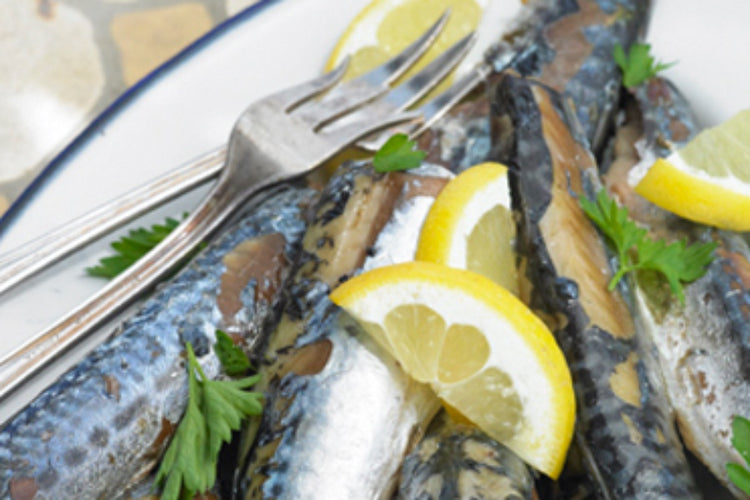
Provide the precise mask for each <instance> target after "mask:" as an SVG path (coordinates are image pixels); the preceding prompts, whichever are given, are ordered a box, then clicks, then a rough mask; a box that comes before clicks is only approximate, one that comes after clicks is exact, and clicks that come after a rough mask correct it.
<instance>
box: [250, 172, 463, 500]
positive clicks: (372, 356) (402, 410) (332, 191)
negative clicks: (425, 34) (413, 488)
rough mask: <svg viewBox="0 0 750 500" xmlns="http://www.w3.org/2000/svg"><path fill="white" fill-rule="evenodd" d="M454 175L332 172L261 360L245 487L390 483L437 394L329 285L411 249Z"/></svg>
mask: <svg viewBox="0 0 750 500" xmlns="http://www.w3.org/2000/svg"><path fill="white" fill-rule="evenodd" d="M449 176H450V173H449V172H448V171H447V170H445V169H442V168H440V167H422V168H421V169H419V170H412V171H409V173H408V174H404V173H391V174H387V175H382V174H375V173H374V172H373V171H372V170H370V169H369V168H365V167H363V166H361V165H360V166H349V167H346V166H344V167H340V168H339V170H338V172H337V174H336V175H335V176H334V178H333V179H332V180H331V181H330V182H329V184H328V186H327V188H326V189H325V190H324V193H323V195H322V196H321V200H320V203H319V205H318V208H317V211H316V216H315V218H314V220H313V223H312V225H311V227H310V229H309V230H308V231H307V234H306V235H305V237H304V240H303V248H304V252H305V254H304V259H305V261H304V262H303V264H302V265H301V266H300V268H299V270H298V272H297V273H296V276H295V277H294V279H293V281H292V284H291V286H290V287H289V289H288V293H289V300H288V303H287V306H286V309H285V312H284V315H283V318H282V320H281V322H280V324H279V326H278V328H277V329H276V331H275V332H274V333H273V334H272V336H271V338H270V343H269V345H268V348H267V349H266V360H267V363H266V364H264V365H263V366H262V367H261V373H262V374H263V379H262V382H264V385H262V386H261V387H259V388H258V390H263V391H264V392H265V395H266V409H265V413H264V415H263V418H262V420H261V421H260V423H259V426H254V427H251V428H249V429H248V432H247V442H248V443H252V446H251V448H250V449H249V452H248V453H249V454H248V460H247V466H246V471H245V473H244V475H243V477H241V478H240V485H241V491H242V493H241V494H242V496H243V497H244V498H246V499H254V498H280V499H281V498H305V499H315V498H321V499H332V498H389V497H390V495H391V494H392V492H393V489H394V487H395V480H396V477H397V475H398V470H399V467H400V465H401V461H402V460H403V457H404V455H405V454H406V453H407V452H408V451H409V450H410V449H411V446H412V445H413V443H414V442H415V441H416V440H417V439H419V436H421V434H422V433H423V431H424V429H425V428H426V427H427V424H428V423H429V420H430V419H431V418H432V416H433V415H434V414H435V413H436V412H437V410H438V408H439V402H438V400H437V398H436V396H435V395H434V393H432V391H431V390H430V389H429V388H428V387H427V386H425V385H422V384H419V383H417V382H415V381H413V380H412V379H411V378H410V377H408V376H407V375H406V374H405V373H404V372H403V371H402V370H401V368H400V367H399V366H398V364H397V363H396V361H395V360H394V359H393V358H392V357H390V356H389V355H388V354H387V353H386V352H385V351H384V350H382V349H380V348H379V347H378V346H377V344H376V343H375V342H374V341H372V340H371V339H370V338H369V336H368V335H367V334H366V333H364V331H363V330H361V329H360V327H359V326H358V325H356V324H355V323H354V321H353V320H352V319H351V318H349V317H348V316H346V315H345V313H343V312H342V311H341V309H339V308H338V307H337V306H335V305H334V304H333V303H332V302H330V300H329V299H328V293H329V291H330V289H331V288H332V287H334V286H335V285H336V284H337V283H338V282H340V281H341V280H345V279H347V277H349V276H351V275H352V274H353V273H355V272H357V271H359V270H360V269H371V268H374V267H377V266H382V265H387V264H392V263H396V262H403V261H408V260H411V259H413V256H414V252H415V249H416V244H417V238H418V235H419V229H420V227H421V225H422V222H423V220H424V217H425V216H426V214H427V211H428V210H429V207H430V206H431V205H432V202H433V200H434V197H435V196H436V195H437V193H438V192H439V191H440V189H442V187H443V185H444V184H445V182H446V181H447V178H448V177H449Z"/></svg>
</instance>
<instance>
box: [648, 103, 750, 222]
mask: <svg viewBox="0 0 750 500" xmlns="http://www.w3.org/2000/svg"><path fill="white" fill-rule="evenodd" d="M635 191H636V192H637V193H638V194H640V195H641V196H643V197H644V198H646V199H647V200H649V201H650V202H652V203H654V204H655V205H658V206H660V207H662V208H664V209H666V210H669V211H671V212H674V213H676V214H677V215H680V216H681V217H684V218H686V219H690V220H693V221H696V222H701V223H703V224H708V225H711V226H716V227H719V228H722V229H730V230H733V231H749V230H750V215H749V214H750V110H746V111H743V112H741V113H739V114H737V115H735V116H734V117H732V118H731V119H729V120H727V121H726V122H724V123H722V124H721V125H719V126H717V127H714V128H711V129H708V130H704V131H703V132H701V133H700V134H698V135H697V136H696V137H695V138H694V139H693V140H692V141H690V142H689V143H688V144H687V145H686V146H685V147H684V148H682V149H680V150H678V151H676V152H674V153H672V154H671V155H669V157H667V158H666V159H659V160H657V161H656V163H654V165H653V166H652V167H651V168H650V169H649V170H648V171H647V172H646V175H645V176H644V177H643V178H642V179H641V180H640V182H639V183H638V184H637V185H636V187H635Z"/></svg>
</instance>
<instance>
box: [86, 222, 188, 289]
mask: <svg viewBox="0 0 750 500" xmlns="http://www.w3.org/2000/svg"><path fill="white" fill-rule="evenodd" d="M179 224H180V222H179V221H178V220H176V219H173V218H171V217H168V218H167V219H166V221H165V222H164V224H155V225H153V226H151V228H150V229H145V228H138V229H131V230H130V231H129V232H128V235H127V236H123V237H122V238H120V239H119V240H117V241H115V242H113V243H111V244H110V246H111V247H112V248H113V249H114V251H115V255H113V256H111V257H104V258H103V259H101V260H99V264H98V265H96V266H93V267H87V268H86V272H87V273H88V274H89V275H91V276H97V277H100V278H107V279H112V278H114V277H115V276H117V275H118V274H120V273H121V272H123V271H124V270H125V269H127V268H128V267H130V266H131V265H133V263H134V262H135V261H137V260H138V259H140V258H141V257H143V256H144V255H146V254H147V253H148V252H149V250H151V249H152V248H154V247H155V246H156V245H158V244H159V243H160V242H161V241H162V240H163V239H164V238H166V237H167V235H168V234H169V233H171V232H172V230H173V229H174V228H176V227H177V226H178V225H179Z"/></svg>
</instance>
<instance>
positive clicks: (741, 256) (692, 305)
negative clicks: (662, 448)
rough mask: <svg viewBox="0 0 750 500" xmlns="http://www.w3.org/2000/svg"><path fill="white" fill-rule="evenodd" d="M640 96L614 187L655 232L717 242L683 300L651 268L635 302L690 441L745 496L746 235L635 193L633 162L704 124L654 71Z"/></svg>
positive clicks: (623, 133)
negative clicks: (738, 431) (739, 419)
mask: <svg viewBox="0 0 750 500" xmlns="http://www.w3.org/2000/svg"><path fill="white" fill-rule="evenodd" d="M633 95H634V97H635V102H636V103H637V108H638V110H639V112H640V113H639V114H638V115H636V116H629V120H628V121H627V122H626V123H625V124H623V126H622V127H621V130H620V131H619V133H618V136H619V139H620V144H618V147H617V148H616V150H617V151H619V153H620V154H619V155H616V156H615V157H614V159H613V162H612V165H611V167H610V168H609V169H608V171H607V174H606V175H605V180H606V182H607V185H608V188H609V190H610V192H611V193H613V195H615V196H616V197H617V198H618V199H619V200H620V201H621V202H622V203H623V205H624V206H626V207H627V208H628V209H629V212H630V215H631V217H633V218H634V219H635V220H636V221H638V222H639V223H641V224H642V225H644V226H645V227H647V228H648V229H649V231H650V234H651V235H652V237H654V238H660V239H665V240H667V241H676V240H679V239H686V240H688V241H690V242H703V243H705V242H709V241H713V242H716V243H717V244H718V245H719V246H718V248H717V250H716V251H715V260H714V261H713V262H712V263H711V264H710V265H709V266H708V270H707V272H706V274H705V275H704V276H703V277H701V278H699V279H698V280H696V281H695V282H693V283H690V284H686V285H685V289H684V290H685V304H684V305H682V304H681V303H680V302H679V300H677V298H676V297H674V296H673V295H672V294H670V293H666V291H665V290H663V288H662V286H661V282H659V281H655V280H653V279H649V277H648V276H645V275H640V276H638V277H636V278H631V279H630V283H631V285H632V291H633V296H634V300H635V302H636V304H637V305H638V307H639V309H640V317H642V318H643V322H644V325H645V327H646V328H645V331H646V332H648V333H649V334H650V340H651V342H652V344H653V345H654V346H655V349H654V350H655V352H656V358H657V363H658V365H659V367H660V369H661V371H662V374H663V377H664V381H665V383H666V389H667V394H668V395H669V398H670V401H671V404H672V407H673V408H674V411H675V415H676V418H677V422H678V424H679V428H680V432H681V434H682V437H683V440H684V441H685V443H686V445H687V447H688V448H689V449H690V450H691V451H692V452H693V453H694V454H695V455H696V456H697V457H698V458H699V459H700V460H701V461H702V462H703V463H704V464H705V465H706V466H707V467H708V468H709V469H710V470H711V471H712V473H713V474H714V475H715V476H716V477H717V478H718V479H719V480H720V481H721V482H723V483H724V484H725V485H727V486H728V487H730V488H731V489H732V492H733V493H734V494H735V495H737V496H738V497H743V495H742V494H741V492H740V491H739V490H737V489H736V488H733V487H732V486H731V485H730V484H729V481H728V478H727V475H726V469H725V467H726V464H727V463H728V462H735V463H743V460H742V459H741V457H740V455H739V454H738V453H737V452H736V450H735V449H734V447H733V446H732V443H731V435H732V433H731V424H732V420H733V417H734V416H735V415H743V416H750V379H749V378H748V377H749V375H750V365H749V364H748V362H749V358H748V349H747V339H748V332H749V331H750V309H749V308H748V304H750V249H748V246H747V243H746V242H745V240H744V239H743V238H742V237H741V236H740V235H738V234H734V233H731V232H729V231H719V230H715V229H712V228H708V227H706V226H703V225H700V224H697V223H693V222H690V221H687V220H684V219H681V218H679V217H677V216H676V215H674V214H670V213H667V212H666V211H664V210H662V209H660V208H658V207H656V206H655V205H653V204H651V203H649V202H648V201H646V200H645V199H643V198H641V197H640V196H638V195H637V194H636V193H635V192H633V190H632V187H631V183H630V182H629V181H628V177H629V175H630V172H631V170H633V169H637V168H642V167H644V166H646V165H650V164H651V163H652V162H653V160H655V159H656V158H658V157H664V156H668V155H669V154H670V153H672V152H673V151H674V150H675V149H676V148H679V147H680V146H682V145H684V144H686V143H687V142H688V141H689V140H690V139H692V138H693V137H694V135H695V134H696V133H698V131H699V130H700V127H699V125H698V124H697V120H696V119H695V117H694V116H693V114H692V111H691V109H690V105H689V103H688V102H687V100H686V99H685V98H684V97H683V96H682V95H681V94H680V93H679V91H678V90H677V88H676V87H675V86H674V85H673V84H672V83H671V82H669V81H667V80H665V79H663V78H653V79H651V80H650V81H648V82H647V83H645V84H643V85H641V86H639V87H638V88H636V89H633ZM631 130H633V131H631ZM636 141H638V144H639V145H638V147H637V148H636V147H635V143H636Z"/></svg>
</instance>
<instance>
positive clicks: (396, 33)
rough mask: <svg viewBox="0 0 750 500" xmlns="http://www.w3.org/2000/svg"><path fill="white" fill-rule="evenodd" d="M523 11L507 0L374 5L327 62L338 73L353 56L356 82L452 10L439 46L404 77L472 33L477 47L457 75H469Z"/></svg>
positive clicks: (401, 0) (384, 0)
mask: <svg viewBox="0 0 750 500" xmlns="http://www.w3.org/2000/svg"><path fill="white" fill-rule="evenodd" d="M520 7H521V4H520V2H508V1H503V0H373V1H372V2H371V3H370V4H368V5H367V6H366V7H365V8H364V9H363V10H362V11H361V12H360V13H359V14H358V15H357V16H356V17H355V18H354V20H353V21H352V22H351V23H350V24H349V26H348V27H347V29H346V30H345V31H344V34H343V35H342V36H341V38H339V41H338V42H337V44H336V46H335V47H334V49H333V51H332V52H331V55H330V57H329V59H328V61H327V63H326V71H330V70H331V69H333V68H334V67H335V66H336V65H337V64H338V63H340V62H341V61H342V60H343V59H344V57H346V56H347V55H350V56H352V57H351V60H350V61H349V67H348V69H347V74H346V75H345V76H344V78H345V79H346V78H354V77H356V76H359V75H362V74H364V73H366V72H367V71H369V70H371V69H372V68H374V67H376V66H378V65H379V64H382V63H384V62H385V61H387V60H388V59H389V58H391V57H393V56H394V55H396V54H398V53H399V52H401V51H402V50H403V49H404V48H406V46H407V45H409V44H410V43H412V42H413V41H414V40H416V39H417V38H418V37H419V36H420V35H421V34H422V33H424V32H425V31H426V30H427V28H429V27H430V26H431V25H432V24H433V23H434V22H435V21H437V19H438V17H440V15H441V14H442V13H443V12H445V11H446V9H450V17H449V18H448V22H447V23H446V26H445V28H443V31H442V32H441V33H440V36H439V37H438V38H437V40H436V41H435V43H434V44H433V45H432V47H430V49H429V50H428V51H427V53H426V54H425V55H423V56H422V57H421V58H420V59H419V60H418V61H417V63H416V64H415V65H414V66H413V67H412V68H411V69H410V70H409V71H408V72H407V73H406V75H405V76H403V77H402V80H403V79H405V78H408V77H409V76H411V75H413V74H414V73H416V72H417V71H419V70H420V69H421V68H423V67H424V66H426V65H427V64H428V63H429V62H430V61H432V60H433V59H434V58H435V57H436V56H438V55H439V54H442V53H443V52H444V51H445V50H446V49H447V48H448V47H450V46H451V45H453V44H454V43H456V42H458V41H459V40H460V39H462V38H463V37H464V36H466V35H468V34H469V33H471V32H472V31H476V43H475V44H474V47H473V48H472V49H471V50H470V51H469V53H468V54H467V55H466V56H465V57H464V58H463V60H462V61H461V63H460V64H459V66H458V68H457V70H456V71H455V72H454V73H455V74H463V73H464V72H466V71H467V70H468V69H469V68H472V67H473V66H475V65H476V64H477V63H478V62H479V61H480V60H481V59H482V57H483V54H484V52H485V50H486V49H487V47H488V46H489V45H490V44H492V43H494V42H495V41H496V38H497V33H498V29H499V28H501V27H502V26H504V25H509V24H510V20H512V19H513V18H514V16H515V15H516V14H517V12H518V10H519V8H520ZM452 80H453V79H452V78H450V77H449V78H446V79H445V81H443V82H441V84H440V85H438V86H437V87H436V89H433V91H432V92H431V93H430V94H428V96H431V95H436V94H437V93H438V92H441V91H442V90H445V89H446V88H447V87H448V86H449V85H450V83H451V81H452Z"/></svg>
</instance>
